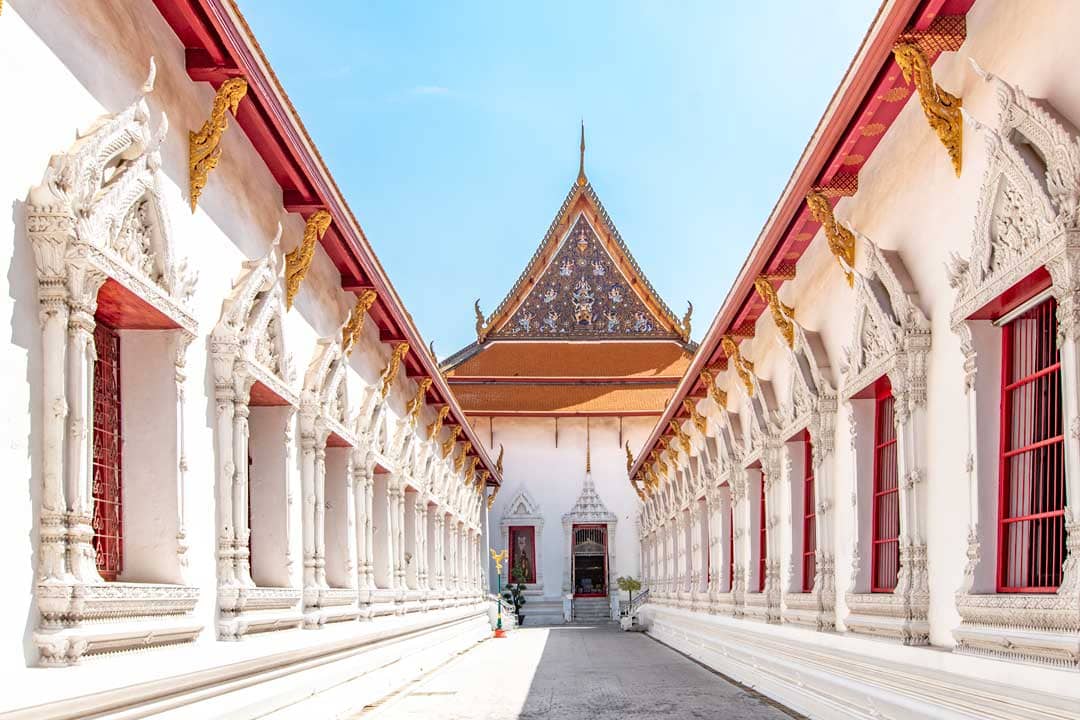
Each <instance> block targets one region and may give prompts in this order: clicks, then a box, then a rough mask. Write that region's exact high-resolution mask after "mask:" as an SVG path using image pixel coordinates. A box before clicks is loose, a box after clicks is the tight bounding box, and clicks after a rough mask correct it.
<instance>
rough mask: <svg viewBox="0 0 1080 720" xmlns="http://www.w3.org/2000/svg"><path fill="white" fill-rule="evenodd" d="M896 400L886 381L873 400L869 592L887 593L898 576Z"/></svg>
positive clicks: (883, 381) (898, 487) (898, 504)
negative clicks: (872, 473)
mask: <svg viewBox="0 0 1080 720" xmlns="http://www.w3.org/2000/svg"><path fill="white" fill-rule="evenodd" d="M895 404H896V400H895V399H894V398H893V394H892V385H891V384H890V383H889V380H888V378H883V379H882V381H881V382H880V383H879V384H878V387H877V390H876V392H875V396H874V499H873V503H872V518H873V520H872V522H871V526H872V531H871V539H872V545H873V547H872V551H871V553H870V590H871V592H876V593H878V592H880V593H890V592H892V591H893V590H895V589H896V581H897V577H898V575H899V573H900V484H899V472H898V468H897V464H896V450H897V448H896V424H895V422H894V417H895Z"/></svg>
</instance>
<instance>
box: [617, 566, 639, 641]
mask: <svg viewBox="0 0 1080 720" xmlns="http://www.w3.org/2000/svg"><path fill="white" fill-rule="evenodd" d="M615 583H616V584H617V585H618V586H619V589H620V590H622V591H623V592H626V593H630V602H629V603H627V606H626V607H627V612H626V616H625V617H621V618H619V625H620V627H622V629H623V630H629V629H630V628H631V627H633V625H634V611H633V607H634V593H635V592H637V591H638V590H641V581H640V580H638V579H637V578H633V577H630V576H629V575H627V576H625V577H620V578H618V579H616V580H615Z"/></svg>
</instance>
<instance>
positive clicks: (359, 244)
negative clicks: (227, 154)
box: [154, 0, 502, 485]
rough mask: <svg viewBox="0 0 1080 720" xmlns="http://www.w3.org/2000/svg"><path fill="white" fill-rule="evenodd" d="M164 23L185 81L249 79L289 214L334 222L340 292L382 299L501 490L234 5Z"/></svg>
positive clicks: (206, 2)
mask: <svg viewBox="0 0 1080 720" xmlns="http://www.w3.org/2000/svg"><path fill="white" fill-rule="evenodd" d="M154 4H155V5H156V6H157V8H158V11H159V12H160V13H161V15H162V17H164V19H165V20H166V22H168V23H169V25H170V26H171V27H172V29H173V32H175V33H176V36H177V38H178V39H179V40H180V42H181V43H182V44H183V45H184V47H185V50H186V58H187V64H188V68H187V69H188V75H189V77H191V79H192V80H195V81H205V82H210V83H211V84H212V85H214V86H215V87H217V86H220V84H221V83H222V82H224V81H225V80H227V79H228V78H230V77H237V76H243V77H244V78H246V79H247V81H248V92H247V96H246V97H245V99H244V100H243V102H241V104H240V107H239V109H238V112H237V117H236V121H237V125H239V126H240V128H241V129H242V130H243V132H244V133H245V134H246V135H247V136H248V139H249V140H250V141H251V143H252V145H253V146H254V147H255V150H256V151H257V152H258V153H259V155H260V156H261V157H262V158H263V161H264V162H265V163H266V166H267V168H268V169H269V170H270V172H271V174H272V175H273V176H274V179H275V180H276V181H277V182H278V184H279V185H281V190H282V198H283V204H284V206H285V209H286V210H287V211H289V212H298V213H300V214H302V215H304V214H310V213H312V212H314V211H315V210H317V209H321V208H326V209H327V210H329V212H330V214H331V215H332V216H333V218H334V223H333V224H332V225H331V226H330V229H329V230H328V231H327V233H326V235H325V236H324V237H323V240H322V245H323V249H324V250H325V251H326V253H327V255H329V256H330V259H331V260H332V261H333V262H334V265H335V266H336V267H337V268H338V271H339V272H340V273H341V275H342V287H344V288H346V289H348V290H354V289H355V288H367V287H370V288H373V289H374V290H375V291H376V292H377V293H378V300H377V301H376V303H375V304H374V305H373V306H372V308H371V310H370V311H369V315H370V316H371V319H372V320H373V321H374V322H375V323H376V324H377V325H378V327H379V331H380V333H379V334H380V338H381V339H383V341H384V342H386V341H387V339H391V340H404V341H406V342H408V343H409V346H410V350H411V351H410V352H409V354H408V355H406V357H405V360H404V363H403V364H404V366H405V370H406V373H407V374H408V375H409V376H410V377H419V376H421V375H424V376H427V377H430V378H432V381H433V383H432V387H431V390H430V391H429V394H430V395H431V396H432V397H434V398H435V400H436V401H437V402H441V403H444V404H449V405H450V406H451V408H452V415H453V417H454V418H455V419H456V421H457V422H458V423H460V424H461V425H462V427H463V428H464V434H465V438H466V439H468V440H469V441H470V442H471V443H472V445H473V447H474V448H477V452H478V454H479V455H480V457H481V460H482V462H483V465H484V467H485V468H486V469H487V470H489V471H490V472H491V478H490V480H489V483H490V484H493V485H498V484H501V482H502V479H501V477H499V475H498V472H497V470H496V466H495V463H494V462H493V461H492V460H491V458H489V457H488V455H487V452H486V451H485V450H483V445H482V444H481V443H480V441H479V439H478V438H477V437H476V434H475V433H474V432H473V429H472V426H471V425H469V423H468V421H467V419H466V416H465V413H464V411H463V410H462V409H461V407H460V406H459V405H458V403H457V401H456V399H455V398H454V397H453V394H452V393H451V392H450V389H449V388H448V387H447V385H446V381H445V380H444V379H443V378H442V376H441V375H440V374H439V370H438V364H437V362H436V361H435V359H434V358H433V357H431V355H430V353H429V352H428V347H427V344H426V343H425V342H424V341H423V338H422V337H421V335H420V331H419V330H418V329H417V328H416V327H415V325H413V322H412V319H411V317H410V316H409V313H408V311H407V310H406V309H405V306H404V303H402V301H401V298H399V297H398V294H397V292H396V291H395V290H394V287H393V285H392V284H391V283H390V279H389V278H388V277H387V276H386V273H385V271H384V270H383V268H382V266H381V265H380V264H379V260H378V258H377V257H376V256H375V253H374V251H373V250H372V248H371V246H370V244H369V243H368V241H367V238H366V237H365V235H364V232H363V230H362V229H361V227H360V224H359V222H357V220H356V217H355V216H354V215H353V213H352V210H351V209H350V208H349V206H348V204H347V203H346V202H345V199H344V196H343V195H342V194H341V191H340V190H339V189H338V187H337V184H336V183H335V182H334V179H333V177H332V176H331V175H330V172H329V170H328V169H327V167H326V164H325V163H324V162H323V160H322V157H321V156H320V155H319V152H318V150H317V149H316V148H315V144H314V143H313V142H312V140H311V138H310V137H309V136H308V134H307V131H306V130H305V129H304V126H303V123H302V122H301V121H300V119H299V116H298V115H297V113H296V110H295V108H293V106H292V103H291V102H290V101H289V98H288V96H287V95H286V93H285V91H284V89H283V88H282V87H281V84H280V82H279V81H278V79H277V77H276V76H275V75H274V72H273V70H272V69H271V68H270V66H269V62H268V61H267V60H266V58H265V55H264V54H263V52H262V49H261V48H260V47H259V45H258V43H257V41H256V40H255V38H254V35H253V34H252V32H251V29H250V28H249V27H248V25H247V23H246V22H245V21H244V18H243V16H242V15H241V14H240V11H239V9H238V8H237V7H236V3H235V2H234V0H154Z"/></svg>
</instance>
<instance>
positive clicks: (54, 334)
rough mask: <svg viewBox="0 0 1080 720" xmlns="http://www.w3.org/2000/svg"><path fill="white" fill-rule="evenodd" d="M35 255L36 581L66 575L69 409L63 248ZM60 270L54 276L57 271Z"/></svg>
mask: <svg viewBox="0 0 1080 720" xmlns="http://www.w3.org/2000/svg"><path fill="white" fill-rule="evenodd" d="M41 243H42V241H40V240H39V241H38V243H35V252H36V253H37V256H38V282H39V285H38V302H39V304H40V310H39V319H40V321H41V352H42V386H41V395H42V401H43V405H44V407H43V409H42V411H43V413H44V415H45V419H44V426H43V437H42V457H41V465H42V468H41V482H42V487H41V514H40V531H39V532H40V538H41V544H40V547H39V551H38V552H39V560H38V581H39V582H46V583H47V582H63V581H66V580H67V575H68V573H67V568H66V563H65V557H64V556H65V554H66V552H65V541H64V535H65V532H64V516H65V514H66V513H67V501H66V493H65V492H64V478H63V473H64V437H65V434H66V433H65V420H66V419H67V413H68V402H67V387H66V385H65V383H64V365H65V363H66V359H67V325H68V316H69V310H68V304H67V290H66V288H65V287H64V284H63V282H62V277H63V275H62V274H63V272H64V269H63V258H62V255H63V253H62V252H60V253H58V255H59V257H57V258H55V260H56V261H57V262H59V264H60V267H57V268H52V269H47V268H43V264H44V262H43V260H42V258H41V256H42V251H41V249H40V248H39V245H40V244H41ZM57 273H59V275H57Z"/></svg>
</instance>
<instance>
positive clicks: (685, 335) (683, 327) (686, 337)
mask: <svg viewBox="0 0 1080 720" xmlns="http://www.w3.org/2000/svg"><path fill="white" fill-rule="evenodd" d="M693 314H694V303H692V302H690V301H689V300H687V301H686V313H685V314H684V315H683V317H682V322H681V323H679V336H680V337H681V338H682V340H683V342H690V318H691V316H693Z"/></svg>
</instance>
